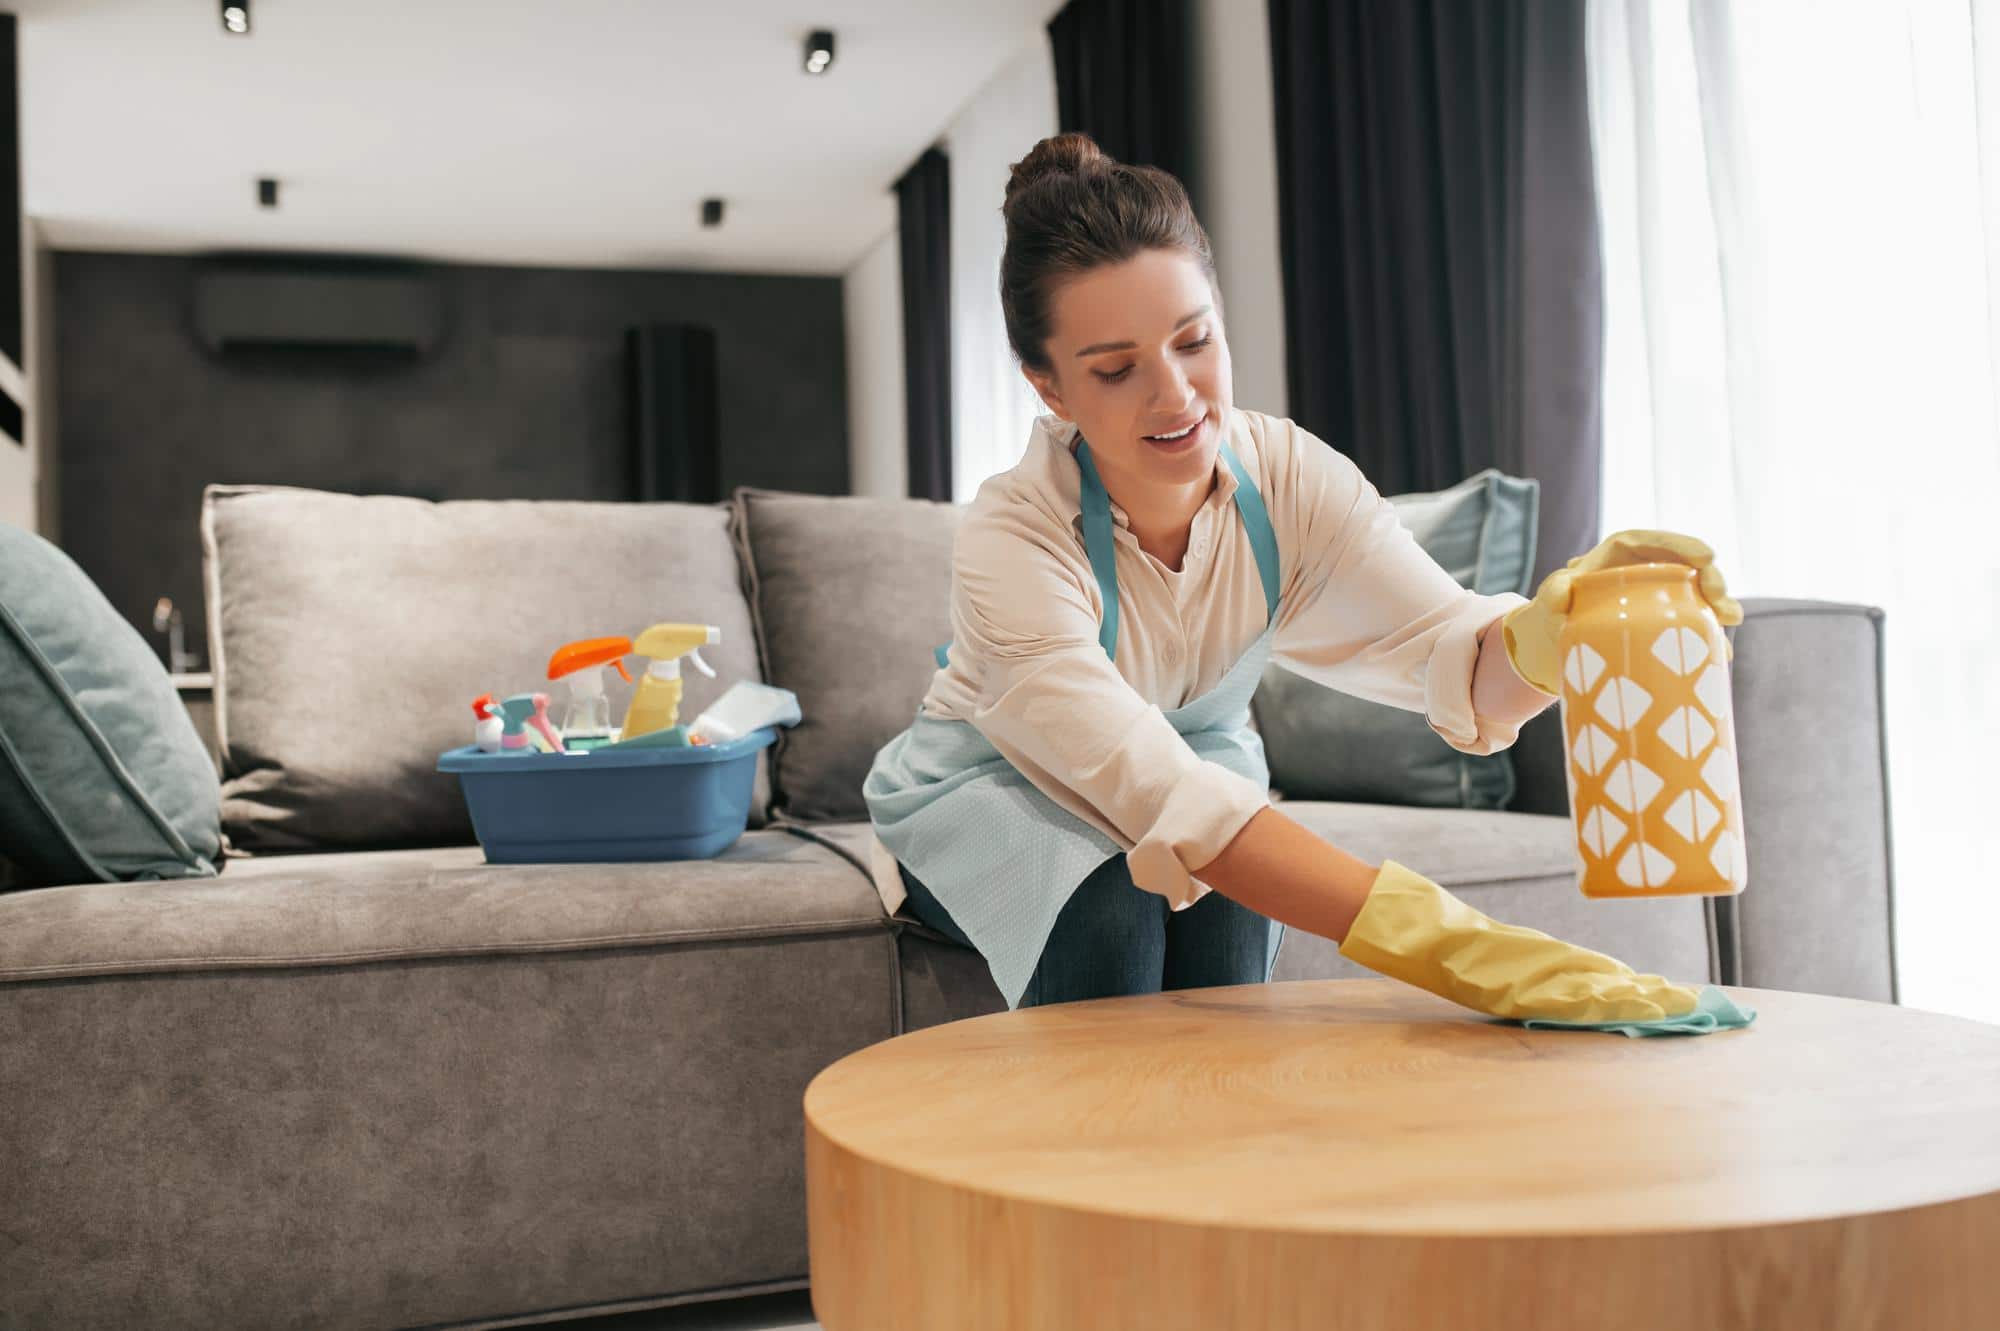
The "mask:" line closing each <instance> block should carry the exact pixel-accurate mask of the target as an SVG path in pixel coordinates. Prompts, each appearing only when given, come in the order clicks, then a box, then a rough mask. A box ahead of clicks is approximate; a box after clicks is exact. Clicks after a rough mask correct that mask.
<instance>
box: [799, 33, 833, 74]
mask: <svg viewBox="0 0 2000 1331" xmlns="http://www.w3.org/2000/svg"><path fill="white" fill-rule="evenodd" d="M832 64H833V34H832V33H830V32H828V31H827V30H826V29H825V28H821V29H820V30H819V31H817V32H815V33H813V34H812V36H810V37H808V38H806V73H808V74H824V73H826V71H827V68H828V67H829V66H830V65H832Z"/></svg>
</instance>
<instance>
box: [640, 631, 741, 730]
mask: <svg viewBox="0 0 2000 1331" xmlns="http://www.w3.org/2000/svg"><path fill="white" fill-rule="evenodd" d="M721 641H722V630H721V629H719V628H716V627H715V626H714V625H712V624H655V625H653V627H651V628H649V629H647V630H646V631H645V632H644V633H641V634H640V635H639V636H638V637H636V638H634V639H632V651H633V653H634V654H635V655H638V656H647V657H651V658H652V664H651V665H649V666H647V667H646V673H645V675H643V676H642V677H641V678H640V680H639V687H638V688H637V689H636V690H634V691H633V694H632V705H631V706H630V707H628V708H626V709H625V725H624V727H623V728H622V729H620V730H619V732H618V738H619V739H620V740H628V739H637V738H638V737H639V736H641V735H650V734H652V733H653V732H654V731H656V730H668V729H671V728H672V727H674V726H676V725H678V724H679V723H680V716H681V658H682V657H683V656H685V657H687V658H688V659H690V660H692V661H693V662H694V663H695V666H696V668H698V669H699V670H700V671H701V673H702V674H704V675H707V676H708V677H709V678H710V679H714V678H715V671H713V670H711V669H709V665H708V662H706V661H704V660H702V659H701V652H700V650H699V649H700V648H702V647H705V646H708V645H710V644H712V643H718V642H721Z"/></svg>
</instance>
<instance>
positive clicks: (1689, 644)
mask: <svg viewBox="0 0 2000 1331" xmlns="http://www.w3.org/2000/svg"><path fill="white" fill-rule="evenodd" d="M1653 655H1654V656H1655V657H1657V658H1659V662H1660V664H1661V665H1663V666H1665V667H1666V668H1667V669H1669V670H1671V671H1673V672H1674V673H1675V674H1676V675H1685V674H1688V673H1689V672H1691V671H1695V670H1699V669H1701V663H1702V662H1703V661H1706V660H1707V659H1708V644H1707V643H1705V642H1703V641H1702V640H1701V635H1700V634H1699V633H1696V632H1695V631H1694V630H1693V629H1691V628H1688V627H1687V626H1685V625H1682V626H1681V627H1679V628H1671V629H1668V630H1667V631H1666V632H1665V633H1662V634H1661V635H1660V636H1659V637H1657V638H1655V639H1653Z"/></svg>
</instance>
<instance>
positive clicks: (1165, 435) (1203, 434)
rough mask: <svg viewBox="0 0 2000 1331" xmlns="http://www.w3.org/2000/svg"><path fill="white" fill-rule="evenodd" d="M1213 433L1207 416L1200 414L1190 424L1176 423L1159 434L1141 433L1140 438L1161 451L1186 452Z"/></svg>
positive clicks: (1199, 445)
mask: <svg viewBox="0 0 2000 1331" xmlns="http://www.w3.org/2000/svg"><path fill="white" fill-rule="evenodd" d="M1213 433H1214V430H1213V429H1212V428H1211V427H1210V425H1209V423H1208V417H1207V416H1206V415H1202V416H1199V417H1197V418H1196V419H1195V421H1194V423H1193V424H1191V425H1188V424H1182V425H1176V426H1174V427H1173V428H1172V429H1170V430H1165V431H1162V432H1161V433H1160V434H1148V435H1141V436H1140V438H1141V439H1143V440H1144V441H1145V442H1146V443H1148V444H1150V445H1151V446H1152V447H1154V448H1156V449H1158V450H1159V451H1160V452H1162V453H1186V452H1189V451H1191V450H1193V449H1197V448H1200V447H1201V446H1202V444H1203V443H1204V442H1206V441H1207V439H1208V437H1209V436H1210V435H1211V434H1213Z"/></svg>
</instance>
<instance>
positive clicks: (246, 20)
mask: <svg viewBox="0 0 2000 1331" xmlns="http://www.w3.org/2000/svg"><path fill="white" fill-rule="evenodd" d="M222 30H223V31H224V32H226V33H228V34H229V35H230V36H232V37H248V36H249V35H250V0H222Z"/></svg>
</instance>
